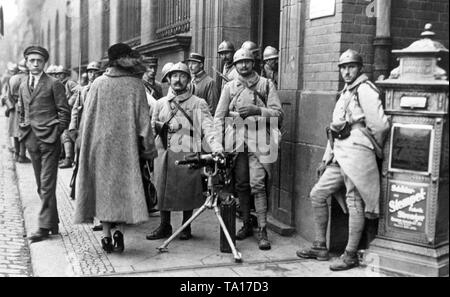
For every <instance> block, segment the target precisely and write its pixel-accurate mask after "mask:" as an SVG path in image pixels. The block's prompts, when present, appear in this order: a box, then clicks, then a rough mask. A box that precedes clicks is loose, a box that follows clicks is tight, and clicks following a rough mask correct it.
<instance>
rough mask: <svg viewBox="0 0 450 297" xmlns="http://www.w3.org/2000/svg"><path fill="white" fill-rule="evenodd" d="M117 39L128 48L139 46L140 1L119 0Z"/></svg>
mask: <svg viewBox="0 0 450 297" xmlns="http://www.w3.org/2000/svg"><path fill="white" fill-rule="evenodd" d="M118 26H119V37H120V40H121V41H122V42H127V43H128V44H130V46H136V45H138V44H140V37H141V0H120V21H119V23H118Z"/></svg>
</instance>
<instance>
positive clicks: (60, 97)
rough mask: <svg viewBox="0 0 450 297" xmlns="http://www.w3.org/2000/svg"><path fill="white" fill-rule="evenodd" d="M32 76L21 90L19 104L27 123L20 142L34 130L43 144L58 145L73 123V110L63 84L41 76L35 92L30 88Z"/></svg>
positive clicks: (23, 126)
mask: <svg viewBox="0 0 450 297" xmlns="http://www.w3.org/2000/svg"><path fill="white" fill-rule="evenodd" d="M29 80H30V79H29V77H28V78H27V79H24V80H23V81H22V84H21V85H20V88H19V105H20V104H23V106H22V107H21V108H20V109H21V110H22V111H24V113H25V123H22V124H24V125H21V127H20V133H19V141H22V140H23V139H25V138H26V137H27V135H28V134H29V133H30V131H31V130H33V132H34V134H35V135H36V137H37V138H38V139H39V140H41V141H42V142H44V143H49V144H52V143H55V142H56V141H57V140H58V139H59V137H60V136H61V133H62V132H63V131H64V130H65V129H67V127H68V126H69V123H70V108H69V104H68V102H67V98H66V90H65V88H64V85H63V84H62V83H61V82H60V81H58V80H57V79H55V78H52V77H50V76H48V75H46V74H45V73H43V74H42V76H41V78H40V79H39V82H38V84H37V86H36V87H35V89H34V91H33V93H31V92H30V88H29Z"/></svg>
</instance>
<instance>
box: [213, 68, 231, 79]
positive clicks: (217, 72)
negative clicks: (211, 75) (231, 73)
mask: <svg viewBox="0 0 450 297" xmlns="http://www.w3.org/2000/svg"><path fill="white" fill-rule="evenodd" d="M212 70H213V71H214V72H215V73H216V74H217V75H219V76H220V77H221V78H222V79H223V80H224V81H226V82H230V79H229V78H228V77H226V76H225V75H223V74H222V73H220V72H219V71H217V69H216V67H214V66H212Z"/></svg>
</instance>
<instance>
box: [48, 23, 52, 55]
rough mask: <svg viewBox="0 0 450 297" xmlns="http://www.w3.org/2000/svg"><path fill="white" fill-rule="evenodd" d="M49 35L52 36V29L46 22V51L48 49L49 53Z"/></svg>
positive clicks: (50, 45) (50, 46) (50, 44)
mask: <svg viewBox="0 0 450 297" xmlns="http://www.w3.org/2000/svg"><path fill="white" fill-rule="evenodd" d="M51 34H52V28H51V25H50V21H48V24H47V49H48V51H50V50H51V48H52V43H51V38H50V36H51Z"/></svg>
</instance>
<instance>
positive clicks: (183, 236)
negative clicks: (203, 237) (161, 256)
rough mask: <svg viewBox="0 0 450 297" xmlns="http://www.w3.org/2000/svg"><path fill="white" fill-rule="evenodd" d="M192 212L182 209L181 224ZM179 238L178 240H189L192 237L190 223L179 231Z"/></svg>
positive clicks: (187, 219)
mask: <svg viewBox="0 0 450 297" xmlns="http://www.w3.org/2000/svg"><path fill="white" fill-rule="evenodd" d="M192 213H193V211H192V210H185V211H183V225H184V223H186V222H187V221H189V219H190V218H191V217H192ZM179 238H180V240H189V239H191V238H192V230H191V225H188V226H187V227H186V228H184V229H183V231H181V233H180V237H179Z"/></svg>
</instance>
